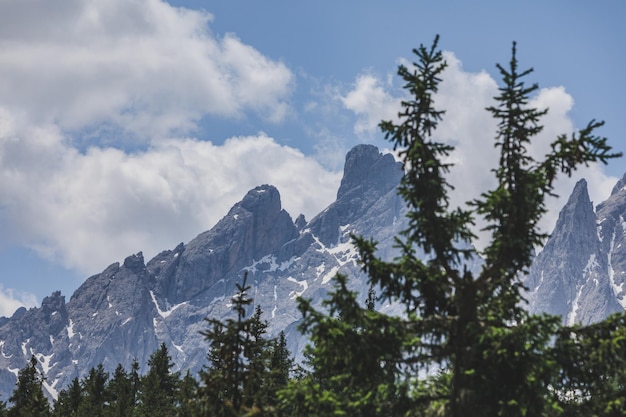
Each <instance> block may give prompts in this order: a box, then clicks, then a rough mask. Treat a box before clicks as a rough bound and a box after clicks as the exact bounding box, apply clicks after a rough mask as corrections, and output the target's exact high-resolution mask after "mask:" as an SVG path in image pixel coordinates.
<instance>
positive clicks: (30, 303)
mask: <svg viewBox="0 0 626 417" xmlns="http://www.w3.org/2000/svg"><path fill="white" fill-rule="evenodd" d="M36 305H37V298H36V297H35V296H34V295H33V294H29V293H26V292H21V291H16V290H13V289H11V288H4V287H3V286H2V284H0V317H11V316H12V315H13V313H14V312H15V310H17V309H18V308H20V307H26V308H30V307H35V306H36Z"/></svg>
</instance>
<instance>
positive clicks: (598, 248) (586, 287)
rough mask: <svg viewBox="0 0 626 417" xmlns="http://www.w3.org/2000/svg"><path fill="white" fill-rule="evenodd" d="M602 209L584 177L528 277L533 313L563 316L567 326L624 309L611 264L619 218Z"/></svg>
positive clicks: (595, 319) (586, 322) (586, 321)
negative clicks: (616, 292)
mask: <svg viewBox="0 0 626 417" xmlns="http://www.w3.org/2000/svg"><path fill="white" fill-rule="evenodd" d="M609 201H611V200H609ZM609 205H610V206H612V205H613V203H609ZM601 206H602V205H601ZM604 206H605V207H606V203H605V205H604ZM625 207H626V206H623V208H625ZM603 211H606V210H602V209H599V210H598V214H596V212H594V209H593V205H592V203H591V201H590V200H589V194H588V192H587V183H586V181H585V180H580V181H579V182H578V183H577V184H576V186H575V187H574V190H573V192H572V194H571V196H570V198H569V200H568V202H567V204H566V205H565V206H564V207H563V209H562V210H561V212H560V214H559V219H558V221H557V224H556V226H555V228H554V231H553V232H552V234H551V236H550V238H549V239H548V241H547V243H546V245H545V247H544V248H543V250H542V251H541V253H539V255H538V256H537V258H536V259H535V260H534V262H533V265H532V267H531V269H530V272H529V274H528V276H527V278H526V280H525V284H526V286H527V287H528V290H529V292H528V293H527V298H528V301H529V309H530V311H531V312H533V313H549V314H554V315H559V316H561V317H563V322H564V323H566V324H574V323H582V324H589V323H592V322H597V321H599V320H602V319H603V318H605V317H606V316H607V315H609V314H611V313H614V312H617V311H622V310H623V308H622V307H621V306H620V304H619V302H618V299H617V298H616V294H615V288H616V287H615V284H614V281H615V277H614V272H613V269H614V268H613V266H612V263H613V261H614V258H615V257H616V253H617V252H616V251H615V248H616V246H615V238H614V234H615V233H616V230H615V227H616V224H615V223H616V222H615V217H614V216H607V215H605V214H601V213H602V212H603ZM620 233H621V231H620ZM607 235H608V236H611V237H607ZM622 235H623V233H621V234H620V236H622ZM610 241H611V242H613V243H610Z"/></svg>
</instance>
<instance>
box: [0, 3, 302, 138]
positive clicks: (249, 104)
mask: <svg viewBox="0 0 626 417" xmlns="http://www.w3.org/2000/svg"><path fill="white" fill-rule="evenodd" d="M210 20H211V15H209V14H208V13H205V12H201V11H195V10H194V11H192V10H188V9H182V8H174V7H172V6H170V5H168V4H167V3H165V2H163V1H161V0H135V1H126V0H93V1H88V2H87V1H77V0H59V1H55V2H54V6H51V5H50V2H49V1H47V0H25V1H19V2H1V3H0V49H1V50H2V54H0V80H2V81H0V106H3V107H5V108H7V109H10V111H12V112H15V113H20V112H21V113H24V114H26V115H27V117H28V118H29V120H30V121H31V122H33V123H36V124H47V123H55V124H57V125H58V126H59V127H60V128H61V129H63V130H68V129H69V130H80V129H84V128H88V129H93V128H94V127H98V126H112V127H113V128H114V129H117V130H121V131H122V132H123V133H126V134H132V135H133V136H134V137H140V138H143V139H146V138H151V137H155V136H161V137H163V136H167V135H168V134H170V133H172V131H178V132H180V131H185V130H187V129H190V128H193V127H194V123H195V122H196V121H197V120H198V119H200V118H201V117H202V116H203V115H205V114H212V115H218V116H226V117H240V116H241V115H242V114H244V112H246V111H249V110H252V111H255V112H257V113H259V114H260V115H261V116H262V117H265V118H267V119H268V120H271V121H281V120H282V119H284V117H285V116H286V115H287V113H288V109H289V106H288V101H287V100H288V98H289V96H290V94H291V90H292V84H293V74H292V73H291V71H290V70H289V69H288V68H287V67H286V66H285V65H284V64H282V63H280V62H276V61H273V60H271V59H269V58H267V57H265V56H263V55H262V54H261V53H259V52H258V51H257V50H255V49H254V48H252V47H250V46H248V45H245V44H243V43H242V42H241V41H240V40H239V39H237V38H236V37H235V36H234V35H230V34H228V35H226V36H224V37H223V38H218V37H216V36H214V35H213V34H212V33H211V32H210V30H209V28H208V24H209V22H210Z"/></svg>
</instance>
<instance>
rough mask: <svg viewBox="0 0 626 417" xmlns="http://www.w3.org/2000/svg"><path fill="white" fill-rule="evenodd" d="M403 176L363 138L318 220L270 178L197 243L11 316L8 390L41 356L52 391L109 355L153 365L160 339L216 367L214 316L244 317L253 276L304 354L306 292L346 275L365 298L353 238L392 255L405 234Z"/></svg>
mask: <svg viewBox="0 0 626 417" xmlns="http://www.w3.org/2000/svg"><path fill="white" fill-rule="evenodd" d="M401 174H402V172H401V166H400V164H399V163H397V162H395V161H394V159H393V157H392V156H391V155H382V154H380V152H379V151H378V149H377V148H375V147H373V146H367V145H362V146H357V147H356V148H354V149H353V150H352V151H350V152H349V153H348V155H347V157H346V165H345V171H344V179H343V180H342V182H341V187H340V189H339V192H338V194H337V200H336V201H335V202H334V203H333V204H331V205H330V206H329V207H328V208H327V209H326V210H324V211H323V212H322V213H320V214H319V215H317V216H315V218H313V219H312V220H311V221H309V222H307V221H306V219H305V218H304V217H303V216H299V217H298V218H297V219H296V221H295V222H294V221H293V220H292V218H291V216H290V215H289V214H288V213H287V212H286V211H285V210H283V209H282V208H281V203H280V195H279V193H278V190H276V188H274V187H273V186H270V185H262V186H259V187H256V188H255V189H253V190H250V192H248V193H247V194H246V195H245V196H244V198H243V199H242V201H241V202H239V203H237V204H235V205H234V206H233V207H232V208H231V210H230V211H229V212H228V214H227V215H226V216H225V217H224V218H223V219H222V220H220V221H219V222H218V223H217V224H216V225H215V226H214V227H213V228H212V229H211V230H209V231H206V232H204V233H201V234H200V235H198V236H197V237H196V238H195V239H193V240H192V241H191V242H189V243H187V244H183V243H181V244H180V245H178V246H177V247H176V248H174V249H172V250H166V251H163V252H161V253H160V254H158V255H157V256H155V257H154V258H153V259H151V260H150V261H148V262H147V264H146V263H145V262H144V259H143V256H142V254H141V253H139V254H136V255H132V256H129V257H128V258H126V260H125V261H124V262H123V264H122V265H120V264H118V263H115V264H112V265H111V266H109V267H108V268H106V269H105V270H104V271H103V272H102V273H100V274H97V275H94V276H92V277H90V278H88V279H87V280H86V281H85V283H84V284H83V285H81V286H80V288H79V289H78V290H76V292H75V293H74V294H73V295H72V297H71V299H70V301H69V302H68V303H67V304H66V303H65V298H64V297H63V296H62V295H61V294H60V293H54V294H53V295H51V296H50V297H47V298H46V299H44V301H43V303H42V306H41V307H39V308H32V309H30V310H26V309H20V310H18V311H16V313H15V314H14V316H13V317H11V318H8V319H7V318H4V319H2V321H0V395H2V398H4V399H6V398H8V396H10V393H11V392H12V390H13V387H14V384H15V381H16V376H17V372H18V370H19V369H21V368H23V367H24V365H25V364H26V361H27V360H28V359H30V356H31V355H35V356H36V357H37V359H38V360H39V366H40V368H41V370H42V371H43V372H44V374H45V375H46V378H47V379H46V383H45V388H46V390H47V392H48V393H49V395H50V396H51V397H54V396H56V395H57V393H58V392H59V391H60V390H62V389H64V388H65V387H67V386H68V384H69V383H70V382H71V380H72V379H73V378H74V377H77V376H78V377H82V376H84V375H85V374H86V373H88V371H89V369H90V368H91V367H94V366H97V365H98V364H99V363H102V364H103V365H104V366H105V369H106V370H107V371H109V372H112V371H113V370H114V369H115V367H116V366H117V364H118V363H121V364H122V365H124V366H125V367H127V369H128V368H129V367H130V364H131V362H132V360H133V358H137V359H138V361H139V363H140V365H141V366H142V369H143V370H145V369H146V366H147V365H146V363H147V360H148V358H149V356H150V354H152V353H153V352H154V351H155V350H156V349H157V348H158V346H159V344H160V343H166V345H167V347H168V350H169V352H170V354H171V355H172V357H173V361H174V363H176V366H177V369H181V370H186V369H189V370H191V371H192V372H197V371H198V370H199V369H200V368H201V367H202V366H203V365H205V364H206V363H207V359H206V353H207V348H208V345H207V343H206V341H205V340H204V338H203V336H202V335H201V334H200V332H201V331H203V330H205V329H206V322H205V320H204V319H205V318H206V317H216V318H226V317H229V316H230V315H231V314H232V312H231V309H230V297H231V296H232V295H233V294H234V293H235V285H236V284H237V283H239V282H241V279H242V277H243V275H244V274H246V273H247V274H248V283H249V284H251V285H252V289H251V291H252V295H253V297H254V299H255V304H258V305H260V306H261V308H262V309H263V311H264V318H265V319H266V320H267V321H268V322H269V333H270V335H276V334H278V332H280V331H281V330H285V331H286V335H287V340H288V343H289V348H290V349H291V350H292V352H294V353H297V352H300V351H301V349H302V347H303V346H304V343H305V340H304V339H303V337H302V335H300V333H299V332H298V331H297V329H296V327H297V323H298V321H299V320H300V313H299V311H298V310H297V308H296V298H297V297H298V296H303V297H307V298H311V299H312V300H313V302H314V304H315V305H319V303H320V302H321V299H322V298H323V296H324V295H325V294H326V292H327V291H328V289H329V286H330V285H331V284H332V282H331V279H332V277H334V276H335V274H336V273H338V272H341V273H345V274H347V275H348V276H350V277H351V281H350V286H351V288H353V289H354V290H357V291H359V292H361V294H362V297H363V298H365V294H366V293H367V284H366V281H365V279H364V276H363V274H362V272H361V270H360V267H359V265H358V262H357V261H358V256H357V252H356V250H355V248H354V247H353V245H352V244H351V240H350V237H349V236H350V234H351V233H356V234H359V235H364V236H366V237H372V238H374V239H376V240H378V241H379V242H380V243H379V252H380V254H381V255H383V256H386V257H391V256H392V254H393V248H392V246H393V237H394V236H395V235H396V234H397V233H398V232H399V231H400V230H401V229H403V228H405V226H406V222H405V220H404V205H403V203H402V200H401V199H400V198H399V197H398V196H397V193H396V187H397V185H398V184H399V181H400V178H401ZM383 307H384V306H383ZM250 308H251V312H252V309H253V308H254V307H250Z"/></svg>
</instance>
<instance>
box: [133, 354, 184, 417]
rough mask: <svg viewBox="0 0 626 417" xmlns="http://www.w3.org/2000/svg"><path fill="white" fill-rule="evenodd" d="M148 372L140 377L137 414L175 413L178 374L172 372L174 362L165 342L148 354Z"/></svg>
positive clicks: (158, 415) (159, 416)
mask: <svg viewBox="0 0 626 417" xmlns="http://www.w3.org/2000/svg"><path fill="white" fill-rule="evenodd" d="M148 366H149V369H148V373H147V374H146V375H144V376H143V378H141V392H140V394H139V401H138V402H139V405H138V407H137V410H138V414H139V416H145V417H148V416H150V417H169V416H173V415H175V412H176V406H177V395H178V393H177V390H178V380H179V374H178V373H177V372H174V373H173V372H172V371H171V370H172V368H173V367H174V363H173V362H172V357H171V356H170V355H169V352H168V350H167V346H166V345H165V343H161V346H160V348H159V349H158V350H157V351H156V352H154V353H153V354H152V355H150V359H149V360H148Z"/></svg>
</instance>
